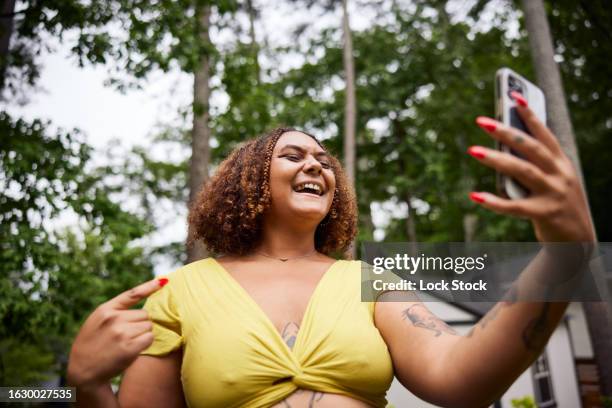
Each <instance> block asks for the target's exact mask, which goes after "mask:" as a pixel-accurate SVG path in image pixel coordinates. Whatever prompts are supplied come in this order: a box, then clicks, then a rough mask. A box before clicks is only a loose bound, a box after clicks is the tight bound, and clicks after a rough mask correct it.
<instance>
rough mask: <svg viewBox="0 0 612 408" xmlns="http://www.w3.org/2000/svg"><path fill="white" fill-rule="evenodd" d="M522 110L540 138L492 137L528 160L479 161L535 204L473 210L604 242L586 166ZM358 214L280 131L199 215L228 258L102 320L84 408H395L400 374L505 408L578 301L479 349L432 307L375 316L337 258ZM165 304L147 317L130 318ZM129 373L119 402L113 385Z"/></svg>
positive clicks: (384, 308) (82, 345)
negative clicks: (392, 397) (505, 398)
mask: <svg viewBox="0 0 612 408" xmlns="http://www.w3.org/2000/svg"><path fill="white" fill-rule="evenodd" d="M514 97H515V99H516V100H517V105H518V111H519V113H520V115H521V117H522V118H523V120H524V121H525V123H526V124H527V126H528V127H529V129H530V131H531V132H532V134H533V135H534V136H535V137H534V138H532V137H529V136H527V135H525V134H524V133H522V132H521V131H519V130H516V129H512V128H508V127H506V126H504V125H502V124H501V123H499V122H496V121H494V120H492V119H488V118H484V117H480V118H478V119H477V123H478V124H479V125H480V126H481V127H482V128H483V129H484V130H485V131H487V132H488V133H489V134H490V135H491V136H492V137H493V138H495V139H497V140H499V141H500V142H502V143H505V144H507V145H509V146H510V147H512V148H513V149H514V150H516V151H518V152H520V153H521V154H522V155H523V156H524V157H525V158H526V159H527V160H528V161H525V160H522V159H519V158H517V157H514V156H511V155H509V154H506V153H502V152H499V151H496V150H492V149H488V148H485V147H480V146H474V147H472V148H470V149H469V153H470V154H471V155H472V156H474V157H475V158H476V159H477V160H479V161H480V162H481V163H483V164H484V165H486V166H489V167H492V168H495V169H497V170H498V171H501V172H503V173H505V174H507V175H509V176H511V177H514V178H516V179H518V180H519V181H521V182H522V183H523V184H524V185H526V186H527V187H529V188H530V190H531V191H532V194H531V196H530V197H529V198H526V199H521V200H514V201H510V200H506V199H502V198H500V197H497V196H495V195H493V194H489V193H471V195H470V197H471V198H472V200H474V201H475V202H477V203H479V204H480V205H482V206H484V207H486V208H488V209H490V210H493V211H497V212H499V213H502V214H510V215H515V216H522V217H528V218H530V219H531V220H532V223H533V226H534V228H535V232H536V236H537V237H538V239H539V240H540V241H542V242H553V241H554V242H557V241H583V242H584V241H593V240H594V232H593V227H592V225H591V224H590V221H589V215H588V209H587V205H586V200H585V197H584V194H583V192H582V190H581V187H580V183H579V180H578V178H577V176H576V172H575V170H574V168H573V166H572V164H571V162H570V160H569V159H568V158H567V157H566V156H565V155H564V154H563V152H562V150H561V148H560V146H559V144H558V143H557V141H556V139H555V137H554V136H553V135H552V134H551V132H550V131H549V130H548V129H547V128H546V127H545V126H544V125H543V124H542V123H540V122H539V121H538V120H537V119H536V117H535V116H534V114H533V112H532V111H531V110H530V109H529V107H528V106H527V104H526V102H525V100H524V99H523V98H522V97H521V96H520V95H518V94H516V95H515V96H514ZM355 208H356V204H355V199H354V196H353V195H352V192H351V189H350V187H349V185H348V183H347V181H346V178H345V176H344V173H343V172H342V169H341V166H340V165H339V162H338V161H337V160H336V159H335V158H333V157H332V156H331V155H330V154H329V153H327V152H326V151H325V149H324V148H323V147H322V146H321V145H320V144H319V142H317V141H316V139H315V138H314V137H312V136H310V135H308V134H306V133H303V132H299V131H295V130H291V129H277V130H275V131H273V132H271V133H270V134H268V135H266V136H263V137H260V138H258V139H256V140H254V141H251V142H249V143H247V144H245V145H244V146H242V147H240V148H239V149H236V150H235V151H234V152H233V153H232V154H231V155H230V157H229V158H228V159H227V160H225V161H224V162H223V164H222V165H221V167H220V168H219V170H218V171H217V173H216V175H215V176H214V177H213V178H212V179H211V181H210V182H209V183H208V184H207V185H206V186H205V187H204V189H203V191H202V192H201V194H200V195H199V198H198V199H197V201H196V202H195V203H194V205H193V206H192V208H191V212H190V217H189V223H190V228H191V232H192V240H202V241H203V242H204V243H205V244H206V245H207V246H208V248H209V249H210V250H211V251H212V252H213V253H218V254H223V256H221V257H219V258H208V259H205V260H201V261H198V262H194V263H191V264H189V265H187V266H184V267H183V268H180V269H179V270H178V271H176V272H174V273H172V274H170V275H169V276H168V277H167V278H162V279H160V280H154V281H151V282H147V283H144V284H142V285H140V286H138V287H136V288H134V289H132V290H130V291H128V292H125V293H123V294H120V295H119V296H117V297H116V298H114V299H111V300H110V301H108V302H106V303H105V304H103V305H101V306H100V307H98V308H97V309H96V310H95V311H94V312H93V313H92V315H91V316H90V317H89V318H88V319H87V321H86V322H85V323H84V325H83V327H82V328H81V331H80V332H79V334H78V336H77V338H76V340H75V342H74V345H73V348H72V352H71V356H70V364H69V368H68V376H69V381H70V383H71V384H73V385H75V386H76V387H77V398H78V401H79V403H81V405H82V406H87V407H93V406H102V407H113V406H122V407H140V406H143V407H157V406H159V407H173V406H184V405H185V403H186V402H187V403H188V404H189V405H190V406H194V407H195V406H198V407H200V406H202V407H208V406H219V407H233V406H248V407H259V406H262V407H263V406H275V407H323V408H324V407H370V406H384V405H385V404H386V401H385V393H386V390H387V389H388V387H389V385H390V382H391V380H392V378H393V375H395V376H396V377H397V378H398V380H399V381H400V382H401V383H402V384H403V385H404V386H406V388H407V389H409V390H410V391H411V392H413V393H414V394H416V395H418V396H419V397H421V398H423V399H425V400H427V401H430V402H432V403H434V404H437V405H442V406H468V407H476V406H484V405H486V404H488V403H491V402H492V401H494V400H495V399H496V398H498V397H499V396H500V395H501V394H502V393H503V392H504V391H505V390H506V389H507V387H508V386H509V385H510V384H511V383H512V382H513V381H514V380H515V379H516V377H517V376H518V375H519V374H520V373H521V372H522V371H524V370H525V368H527V367H528V366H529V365H530V364H531V362H532V361H533V360H534V359H535V358H536V357H537V356H538V354H539V352H540V351H541V349H542V348H543V347H544V345H545V343H546V341H547V340H548V337H549V336H550V334H551V333H552V331H553V330H554V328H555V326H556V324H557V323H558V321H559V320H560V318H561V316H562V315H563V313H564V310H565V308H566V306H567V303H551V304H547V305H546V306H545V307H542V304H539V303H519V302H517V303H513V302H503V303H502V302H500V304H498V305H497V306H496V307H495V308H494V309H493V310H492V311H491V312H490V313H489V314H488V315H487V316H485V318H483V321H482V322H481V323H480V324H479V325H477V327H475V329H474V330H472V332H470V334H469V335H468V336H459V335H457V334H456V333H455V332H454V331H453V330H452V329H451V328H449V327H448V326H446V325H445V324H444V323H443V322H442V321H441V320H439V319H438V318H436V317H435V316H434V315H433V314H432V313H430V312H429V311H428V310H427V308H426V307H425V306H424V305H423V304H422V303H419V302H378V303H362V302H360V296H359V277H358V275H359V267H360V263H359V261H347V260H339V261H336V260H334V259H333V258H332V257H331V256H330V255H332V254H334V253H341V252H342V251H344V250H346V248H347V247H348V246H349V245H350V243H351V241H352V239H353V237H354V235H355V232H356V227H355V224H356V209H355ZM166 283H168V285H166V286H165V287H164V288H163V289H162V288H161V287H162V286H164V285H165V284H166ZM154 292H155V293H154ZM151 294H152V295H151ZM149 295H151V296H150V297H149V298H148V300H147V303H146V305H145V310H128V309H129V307H131V306H132V305H134V304H136V303H137V302H138V301H140V300H141V299H144V298H145V297H147V296H149ZM534 321H537V322H538V324H537V325H534V324H533V322H534ZM492 361H493V362H494V363H492ZM124 371H125V373H124V377H123V380H122V384H121V387H120V392H119V395H118V397H115V396H114V395H113V393H112V391H111V388H110V386H109V380H110V379H111V378H112V377H113V376H115V375H117V374H119V373H121V372H124Z"/></svg>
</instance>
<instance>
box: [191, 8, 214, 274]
mask: <svg viewBox="0 0 612 408" xmlns="http://www.w3.org/2000/svg"><path fill="white" fill-rule="evenodd" d="M195 18H196V19H197V24H198V30H199V37H200V41H202V43H204V44H210V37H209V33H208V30H209V27H210V7H208V6H205V7H198V8H196V16H195ZM209 79H210V59H209V56H208V55H207V54H204V55H201V56H200V61H199V65H198V68H197V69H196V70H195V72H194V80H193V129H192V136H191V160H190V163H189V204H190V205H191V203H193V201H194V200H195V198H196V196H197V194H198V192H199V191H200V189H201V188H202V186H203V185H204V183H205V182H206V180H208V164H209V162H210V146H209V140H210V128H209V126H208V120H209V116H210V113H209V99H210V85H209ZM206 256H207V253H206V249H205V247H204V245H202V244H201V243H199V242H198V243H196V244H194V245H193V246H192V247H189V248H187V261H188V262H193V261H197V260H198V259H202V258H204V257H206Z"/></svg>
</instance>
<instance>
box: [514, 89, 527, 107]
mask: <svg viewBox="0 0 612 408" xmlns="http://www.w3.org/2000/svg"><path fill="white" fill-rule="evenodd" d="M510 96H512V99H514V100H515V101H516V103H518V104H519V105H521V106H523V107H526V106H527V99H525V98H523V95H521V94H520V93H518V92H516V91H512V92H510Z"/></svg>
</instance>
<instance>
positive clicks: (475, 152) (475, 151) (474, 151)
mask: <svg viewBox="0 0 612 408" xmlns="http://www.w3.org/2000/svg"><path fill="white" fill-rule="evenodd" d="M467 152H468V154H470V155H471V156H472V157H475V158H477V159H484V158H485V157H486V156H487V153H486V151H485V149H483V148H482V147H480V146H471V147H470V148H469V149H468V150H467Z"/></svg>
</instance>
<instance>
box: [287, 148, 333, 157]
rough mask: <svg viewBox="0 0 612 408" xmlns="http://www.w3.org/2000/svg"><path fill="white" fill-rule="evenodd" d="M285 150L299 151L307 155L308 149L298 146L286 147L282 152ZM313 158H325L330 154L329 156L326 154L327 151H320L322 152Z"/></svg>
mask: <svg viewBox="0 0 612 408" xmlns="http://www.w3.org/2000/svg"><path fill="white" fill-rule="evenodd" d="M285 149H294V150H297V151H299V152H301V153H305V152H306V149H304V148H303V147H301V146H297V145H285V146H283V148H282V149H281V152H282V151H283V150H285ZM313 156H317V157H323V156H324V157H329V154H327V152H325V151H320V152H316V153H315V154H314V155H313Z"/></svg>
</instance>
